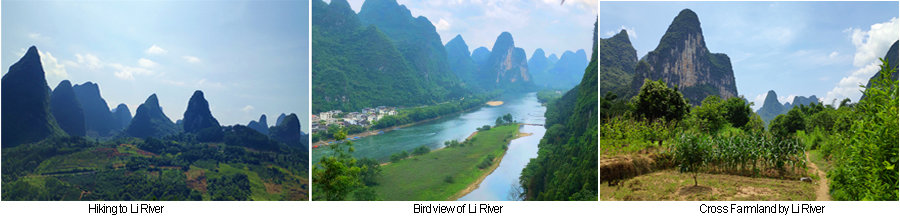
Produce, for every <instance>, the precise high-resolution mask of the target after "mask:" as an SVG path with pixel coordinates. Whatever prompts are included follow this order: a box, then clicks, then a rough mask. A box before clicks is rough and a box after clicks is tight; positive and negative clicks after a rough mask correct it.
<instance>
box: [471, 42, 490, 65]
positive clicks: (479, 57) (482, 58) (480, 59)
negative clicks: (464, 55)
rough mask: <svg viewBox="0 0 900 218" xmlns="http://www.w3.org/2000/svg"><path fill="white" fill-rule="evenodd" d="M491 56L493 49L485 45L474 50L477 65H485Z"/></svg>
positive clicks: (474, 59)
mask: <svg viewBox="0 0 900 218" xmlns="http://www.w3.org/2000/svg"><path fill="white" fill-rule="evenodd" d="M490 57H491V50H488V48H485V47H483V46H482V47H478V48H476V49H475V50H473V51H472V61H474V62H475V65H478V66H481V65H484V62H487V60H488V58H490Z"/></svg>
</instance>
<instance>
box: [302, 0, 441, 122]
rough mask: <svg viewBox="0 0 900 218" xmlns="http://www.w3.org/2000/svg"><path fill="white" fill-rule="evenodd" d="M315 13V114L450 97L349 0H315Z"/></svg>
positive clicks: (432, 101) (313, 62) (313, 7)
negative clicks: (366, 23)
mask: <svg viewBox="0 0 900 218" xmlns="http://www.w3.org/2000/svg"><path fill="white" fill-rule="evenodd" d="M312 14H313V16H312V51H313V56H312V80H313V81H312V84H313V87H312V103H313V108H312V113H319V112H322V111H328V110H334V109H338V110H343V111H357V110H359V109H362V108H365V107H372V106H379V105H391V106H413V105H422V104H429V103H434V102H441V101H442V100H443V98H444V97H446V95H444V94H446V89H444V88H441V87H439V86H434V85H431V84H433V83H428V82H425V81H423V78H422V77H421V76H420V75H419V74H418V73H417V72H415V68H413V66H412V64H411V63H409V61H407V60H406V58H405V57H404V56H403V54H402V53H400V51H399V50H398V49H397V47H395V46H394V42H393V41H391V39H390V38H388V37H387V36H386V35H385V34H384V33H382V32H381V31H380V30H379V28H377V27H375V26H363V25H362V24H361V22H360V20H359V18H357V15H356V14H355V13H354V12H353V10H352V9H350V5H349V4H348V3H347V1H346V0H334V1H331V4H327V3H325V2H324V1H322V0H314V1H313V3H312ZM442 51H443V48H442ZM447 73H450V72H449V70H448V72H447ZM434 79H438V78H434Z"/></svg>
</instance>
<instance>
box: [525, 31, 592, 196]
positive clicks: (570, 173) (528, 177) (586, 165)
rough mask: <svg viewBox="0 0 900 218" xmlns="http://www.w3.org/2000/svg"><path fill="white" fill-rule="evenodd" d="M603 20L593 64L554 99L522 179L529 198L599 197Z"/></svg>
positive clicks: (548, 107)
mask: <svg viewBox="0 0 900 218" xmlns="http://www.w3.org/2000/svg"><path fill="white" fill-rule="evenodd" d="M596 48H597V23H594V52H593V54H592V55H591V61H590V65H588V67H587V69H585V71H584V76H583V77H582V79H581V83H579V84H578V85H577V86H575V88H572V90H569V91H568V92H566V94H564V95H563V97H562V98H560V99H558V100H555V101H553V102H551V103H550V104H548V106H547V112H546V114H545V116H546V117H547V120H546V122H545V124H544V125H545V126H547V132H546V133H545V134H544V138H543V139H542V140H541V143H540V144H539V145H538V149H539V150H538V157H537V158H535V159H532V160H531V161H530V162H529V163H528V165H527V166H526V167H525V169H523V170H522V175H521V176H520V178H519V180H520V181H519V182H520V183H521V185H522V187H523V189H524V193H522V194H523V195H524V197H525V199H526V200H597V147H598V146H597V131H598V127H597V97H598V96H597V50H596Z"/></svg>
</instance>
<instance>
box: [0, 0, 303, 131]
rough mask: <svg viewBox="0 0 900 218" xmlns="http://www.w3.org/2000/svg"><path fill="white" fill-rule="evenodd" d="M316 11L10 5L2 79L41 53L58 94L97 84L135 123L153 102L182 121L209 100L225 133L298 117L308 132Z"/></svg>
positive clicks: (293, 4)
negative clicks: (32, 51) (194, 104)
mask: <svg viewBox="0 0 900 218" xmlns="http://www.w3.org/2000/svg"><path fill="white" fill-rule="evenodd" d="M308 7H309V6H308V2H307V1H265V2H259V1H253V2H252V3H251V2H248V1H215V2H213V1H190V2H176V1H126V2H122V1H100V2H98V1H90V2H72V1H3V8H2V10H3V11H2V12H3V13H2V32H3V36H2V45H3V46H2V48H0V54H2V58H0V59H2V60H0V62H2V70H3V74H6V72H7V71H8V70H9V66H10V65H12V64H13V63H15V61H18V59H19V58H21V56H22V54H24V51H25V49H27V48H28V47H29V46H31V45H36V46H37V47H38V50H40V52H41V59H42V63H43V66H44V70H45V71H46V73H47V79H48V81H47V82H48V84H49V85H50V87H51V88H52V87H56V85H57V84H58V83H59V82H60V81H62V80H63V79H68V80H70V81H72V83H74V84H81V83H84V82H86V81H92V82H95V83H98V84H100V92H101V94H102V95H103V98H104V99H106V101H107V103H108V104H109V106H110V108H114V107H115V106H116V105H118V104H119V103H125V104H127V105H128V107H129V109H130V110H131V112H132V113H134V112H135V110H136V109H137V106H138V105H140V104H141V103H143V101H144V100H145V99H146V98H147V97H148V96H149V95H150V94H153V93H156V94H157V95H158V97H159V101H160V104H161V106H162V107H163V111H164V112H165V113H166V115H167V116H168V117H169V118H170V119H172V120H173V121H175V120H178V119H181V118H182V117H183V114H184V110H185V109H186V108H187V102H188V99H190V96H191V94H193V92H194V90H198V89H199V90H203V92H204V94H205V96H206V99H207V100H208V101H209V103H210V109H211V111H212V114H213V116H215V117H216V119H218V120H219V122H220V123H222V125H233V124H243V125H246V124H247V123H248V122H249V121H250V120H255V119H258V118H259V116H260V115H261V114H263V113H264V114H266V115H267V116H268V118H269V119H268V120H269V124H270V125H274V123H275V118H276V117H277V116H278V115H279V114H281V113H297V114H298V115H299V117H300V120H301V122H302V123H303V124H304V125H303V130H304V131H308V126H307V125H306V123H308V122H307V121H308V115H307V114H309V106H308V104H309V103H308V96H309V89H308V83H309V76H308V75H309V73H308V71H309V70H308V69H309V68H308V54H309V53H308V41H309V37H308V36H309V35H308V23H309V21H308V19H309V18H308Z"/></svg>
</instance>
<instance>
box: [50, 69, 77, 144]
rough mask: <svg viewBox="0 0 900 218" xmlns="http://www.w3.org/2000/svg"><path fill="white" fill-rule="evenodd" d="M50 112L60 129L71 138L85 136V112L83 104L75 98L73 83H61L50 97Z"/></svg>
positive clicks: (66, 81) (67, 81) (64, 81)
mask: <svg viewBox="0 0 900 218" xmlns="http://www.w3.org/2000/svg"><path fill="white" fill-rule="evenodd" d="M50 112H52V113H53V117H54V118H56V122H57V123H58V124H59V128H62V129H63V130H64V131H66V133H68V134H69V135H71V136H84V134H85V124H84V110H82V109H81V103H78V98H76V97H75V91H73V90H72V83H71V82H69V80H63V81H62V82H59V85H57V86H56V88H55V89H53V94H51V95H50Z"/></svg>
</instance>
